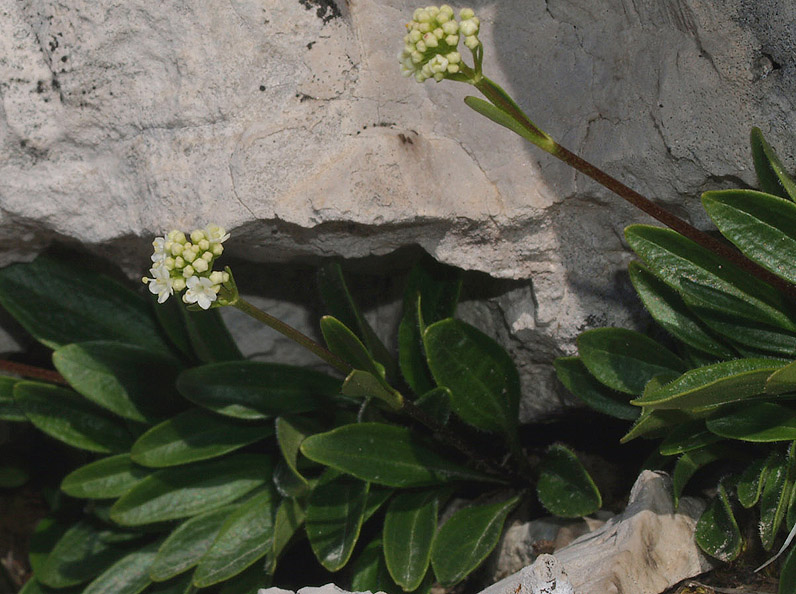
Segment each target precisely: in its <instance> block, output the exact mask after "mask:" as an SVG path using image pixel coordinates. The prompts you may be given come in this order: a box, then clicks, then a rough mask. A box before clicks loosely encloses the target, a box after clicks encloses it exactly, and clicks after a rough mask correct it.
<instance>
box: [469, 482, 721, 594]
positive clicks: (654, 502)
mask: <svg viewBox="0 0 796 594" xmlns="http://www.w3.org/2000/svg"><path fill="white" fill-rule="evenodd" d="M704 507H705V504H704V502H702V501H700V500H697V499H694V498H689V497H685V498H683V499H681V500H680V504H679V507H678V508H677V509H676V510H675V508H674V501H673V498H672V492H671V480H670V479H669V477H668V476H667V475H666V474H664V473H659V472H652V471H644V472H642V473H641V475H640V476H639V478H638V480H637V481H636V484H635V485H634V486H633V489H632V491H631V493H630V501H629V503H628V505H627V508H626V509H625V511H624V512H623V513H622V514H620V515H618V516H616V517H614V518H612V519H610V520H609V521H608V522H606V523H605V524H604V525H603V526H602V527H600V528H598V529H597V530H594V531H593V532H591V533H589V534H586V535H584V536H581V537H580V538H578V539H577V540H575V541H574V542H573V543H572V544H570V545H569V546H567V547H564V548H563V549H561V550H559V551H556V552H555V554H554V555H553V556H551V555H540V556H539V557H538V558H537V560H536V561H535V562H534V564H533V565H531V566H529V567H526V568H525V569H523V570H521V571H519V572H517V573H515V574H514V575H511V576H509V577H507V578H505V579H503V580H501V581H499V582H497V583H496V584H494V585H492V586H490V587H488V588H486V589H485V590H483V591H482V592H481V593H480V594H515V593H516V594H537V592H539V593H541V592H544V593H545V594H593V593H594V592H600V593H601V594H631V593H632V594H659V593H660V592H663V591H664V590H666V589H667V588H669V587H671V586H672V585H674V584H676V583H677V582H679V581H681V580H684V579H687V578H689V577H693V576H695V575H698V574H700V573H704V572H705V571H708V570H710V569H712V568H713V567H714V564H713V563H714V562H713V561H711V560H710V559H709V558H708V557H706V556H705V555H704V554H703V553H702V552H701V551H700V550H699V548H698V547H697V545H696V543H695V542H694V530H695V527H696V522H697V520H698V519H699V516H700V515H701V513H702V511H703V510H704ZM556 584H557V585H556Z"/></svg>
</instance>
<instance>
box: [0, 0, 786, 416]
mask: <svg viewBox="0 0 796 594" xmlns="http://www.w3.org/2000/svg"><path fill="white" fill-rule="evenodd" d="M414 7H415V5H414V4H412V3H410V2H408V1H406V0H386V1H385V0H356V1H349V2H339V3H335V2H333V1H332V0H287V1H285V0H231V1H230V2H224V3H202V4H197V3H195V2H189V1H187V0H175V1H173V2H168V3H152V2H148V1H146V0H130V1H129V2H125V3H123V4H119V3H117V2H111V1H110V0H93V1H86V0H65V1H63V2H57V3H55V2H47V1H44V0H0V264H3V263H8V262H11V261H14V260H19V259H29V258H31V257H32V256H33V255H34V254H35V253H36V252H37V251H39V250H40V249H42V248H43V247H44V246H46V245H47V244H49V243H50V242H51V241H53V240H56V239H57V240H61V241H66V242H74V243H79V244H83V245H85V246H87V247H89V248H90V249H92V250H93V251H96V252H98V253H102V254H105V255H108V256H111V257H114V258H116V259H117V260H118V261H119V262H120V263H121V264H122V265H124V266H126V269H127V270H128V271H129V272H130V274H131V276H132V277H136V276H140V275H141V274H142V272H144V270H143V269H144V267H145V264H143V263H145V262H146V256H147V252H148V250H149V241H150V240H151V237H153V236H154V235H156V234H159V233H162V232H163V231H164V230H167V229H168V228H171V227H180V228H193V227H196V226H199V227H201V226H204V224H205V223H207V222H208V221H211V220H212V221H215V222H218V223H219V224H221V225H223V226H225V227H226V228H228V229H229V230H231V231H232V232H233V240H232V241H231V242H230V252H231V253H237V255H239V256H240V257H242V258H245V259H248V260H253V261H259V262H269V263H277V262H282V263H294V262H304V263H307V262H311V263H315V262H318V261H319V260H321V259H323V258H326V257H331V256H335V257H337V256H339V257H343V258H349V259H358V258H365V257H370V258H375V259H374V260H371V264H370V265H371V266H372V267H374V268H376V269H380V270H382V271H383V272H384V273H385V274H390V273H392V272H393V271H395V270H399V271H400V270H403V269H404V267H405V262H401V259H400V258H393V259H390V258H389V257H388V256H390V255H392V254H395V253H397V252H399V251H400V250H401V248H406V247H411V246H420V247H422V248H423V249H425V250H426V251H428V252H430V253H431V254H433V255H434V256H435V257H437V258H438V259H440V260H441V261H444V262H447V263H450V264H454V265H457V266H461V267H463V268H465V269H468V270H476V271H482V272H486V273H488V274H489V275H491V276H492V277H493V278H500V279H510V280H516V281H518V285H517V286H514V287H512V288H510V289H509V288H507V289H506V290H505V291H503V292H502V293H500V294H498V295H493V298H492V299H490V300H485V301H483V302H481V303H480V304H476V305H474V307H473V308H472V310H473V311H472V312H471V313H473V315H475V316H476V317H478V316H481V318H483V319H484V320H486V321H488V322H490V323H491V324H492V325H490V326H486V327H484V326H481V328H482V329H484V330H486V331H487V332H489V333H491V334H492V335H494V336H496V337H497V338H498V339H500V340H501V342H503V343H504V344H505V345H507V346H508V348H509V349H510V351H511V352H512V355H514V356H515V358H516V359H517V360H518V363H519V365H520V368H521V373H522V378H523V384H524V388H525V393H526V394H527V396H526V401H525V402H524V403H523V416H522V420H523V421H527V420H530V419H532V418H534V417H535V416H537V415H539V414H542V413H544V412H545V411H550V410H551V409H556V408H560V407H561V406H562V405H563V403H565V402H566V398H565V397H564V396H562V395H561V394H560V393H559V392H558V391H557V388H556V387H555V381H554V379H553V375H552V371H551V369H550V366H549V362H550V361H551V360H552V359H553V358H554V357H555V356H557V355H560V354H568V353H571V352H573V349H574V347H573V344H574V338H575V337H576V336H577V334H578V333H579V332H581V331H582V330H584V329H586V328H589V327H594V326H600V325H628V324H631V323H633V322H638V321H639V317H638V314H637V307H638V306H637V304H636V300H635V298H634V296H633V292H632V289H631V288H630V286H629V283H628V282H627V279H626V276H625V273H624V269H625V266H626V264H627V262H628V261H629V260H630V259H631V258H632V256H631V255H630V254H629V253H628V251H627V249H626V247H625V245H624V243H623V239H622V233H621V232H622V228H623V227H624V226H625V225H627V224H629V223H631V222H637V221H643V222H649V221H648V220H647V219H646V218H645V217H643V216H642V215H640V214H638V213H636V212H634V211H633V210H632V209H630V208H629V207H626V206H624V205H622V204H620V203H619V201H618V200H617V199H615V198H614V197H612V196H609V195H608V194H607V193H606V192H605V191H603V190H601V189H600V188H598V187H597V186H595V184H593V183H591V182H589V181H587V180H584V179H583V178H582V177H580V176H576V175H574V174H572V173H571V172H570V171H569V170H568V169H566V168H565V167H563V166H562V165H561V164H559V163H557V162H556V161H555V160H553V159H552V158H550V157H548V156H546V155H544V154H542V153H540V152H539V151H538V150H537V149H536V148H535V147H531V146H527V145H526V144H525V143H524V142H523V141H522V140H520V139H519V138H516V137H514V136H513V135H512V134H511V133H509V132H508V131H505V130H503V129H500V128H497V127H496V126H495V125H494V124H492V123H491V122H488V121H486V120H484V119H483V118H480V117H479V116H477V115H476V114H474V113H472V112H471V111H470V110H469V109H468V108H467V107H466V106H465V105H464V104H463V103H462V99H463V97H464V96H465V95H466V94H468V93H472V91H471V90H470V89H468V88H466V87H465V85H461V84H454V83H449V82H445V83H440V84H434V83H430V82H429V83H426V84H425V85H418V84H416V83H414V82H412V81H409V80H406V79H403V78H401V77H400V75H399V74H398V67H397V62H396V58H395V54H396V52H397V50H398V48H399V46H400V37H401V35H402V27H401V25H402V23H403V22H404V21H405V20H407V19H408V18H409V15H410V14H411V12H412V10H413V8H414ZM474 8H475V9H476V10H477V11H478V14H479V16H480V17H481V18H482V39H483V41H484V43H485V46H486V62H485V71H486V73H487V74H488V75H489V76H490V77H491V78H493V79H494V80H496V81H498V82H500V83H501V84H503V85H504V86H505V87H506V89H507V90H508V91H509V92H510V93H512V94H513V96H514V97H515V98H516V99H517V100H518V102H519V103H520V105H521V106H522V107H523V108H525V109H526V110H527V111H528V112H529V114H530V115H531V117H532V118H533V119H534V120H535V121H536V122H537V123H538V124H539V125H540V126H541V127H542V128H544V129H546V130H547V131H548V132H550V133H551V134H553V135H554V136H555V137H556V138H558V139H559V140H560V141H561V142H562V143H563V144H565V145H567V146H568V147H569V148H571V149H573V150H576V151H577V152H579V153H581V154H582V155H583V156H584V157H586V158H587V159H589V160H591V161H593V162H595V163H597V164H599V165H601V166H603V167H605V168H606V170H608V171H609V172H610V173H612V174H614V175H616V176H618V177H619V178H621V179H622V180H624V181H626V182H627V183H629V184H630V185H632V186H633V187H635V188H637V189H638V190H640V191H642V192H644V193H646V194H648V195H649V196H651V197H653V198H655V199H657V200H659V201H661V202H663V203H665V204H667V205H668V206H669V207H671V208H672V209H674V210H675V211H677V212H678V213H680V214H683V215H684V216H686V218H690V219H693V220H695V221H696V222H698V223H704V216H703V215H702V214H701V213H700V207H699V202H698V200H697V196H698V194H699V193H700V192H701V191H703V190H706V189H711V188H718V187H731V186H734V185H737V184H744V183H746V184H751V183H753V179H754V176H753V171H752V168H751V165H750V157H749V151H748V141H747V136H748V132H749V128H750V127H751V126H753V125H758V126H760V127H762V128H763V130H764V132H766V133H767V135H768V138H769V140H770V142H771V143H772V144H773V145H774V146H775V147H777V148H778V149H779V151H780V154H781V156H782V157H783V160H784V162H785V164H786V166H787V167H788V168H789V169H791V170H792V169H793V168H794V164H795V163H796V159H794V152H793V150H794V149H793V147H794V144H795V143H794V135H793V130H794V129H796V109H794V107H796V105H795V104H794V101H795V99H794V97H796V63H794V60H793V56H794V55H796V51H795V49H796V48H794V39H795V38H796V36H794V34H793V30H792V24H793V23H794V22H796V5H794V4H793V3H787V2H786V3H782V2H778V1H776V0H764V1H759V0H755V1H753V0H729V1H725V0H710V1H708V2H704V1H698V0H676V1H673V2H667V3H661V2H657V1H653V0H640V1H639V0H632V1H631V0H549V1H547V2H527V1H525V0H507V1H505V2H500V3H493V4H483V3H476V4H475V5H474ZM242 285H243V287H244V288H245V283H242ZM264 297H265V298H268V295H265V296H264ZM381 305H383V304H380V306H381ZM0 336H2V333H0ZM9 344H10V345H11V346H10V347H9V348H13V340H12V341H10V343H9ZM3 348H4V349H5V347H3Z"/></svg>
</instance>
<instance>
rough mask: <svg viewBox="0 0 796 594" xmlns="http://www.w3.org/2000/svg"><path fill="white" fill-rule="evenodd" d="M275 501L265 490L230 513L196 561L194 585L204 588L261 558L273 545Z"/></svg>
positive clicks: (236, 573) (231, 575)
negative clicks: (216, 534) (210, 543)
mask: <svg viewBox="0 0 796 594" xmlns="http://www.w3.org/2000/svg"><path fill="white" fill-rule="evenodd" d="M277 503H278V499H277V496H276V494H275V493H274V492H273V491H272V490H271V489H266V490H264V491H263V492H261V493H258V494H257V495H255V496H254V497H252V498H251V499H250V500H249V501H247V502H246V503H244V504H243V505H241V506H240V507H239V508H238V509H237V510H236V511H234V512H232V514H231V515H230V516H229V517H228V518H227V519H226V520H225V522H224V525H223V526H221V530H220V531H219V533H218V536H217V537H216V539H215V541H214V542H213V544H212V546H211V547H210V550H209V551H207V553H205V555H204V557H202V559H201V561H199V565H198V566H197V568H196V571H195V572H194V574H193V583H194V585H195V586H197V587H199V588H206V587H208V586H212V585H213V584H217V583H219V582H222V581H224V580H227V579H229V578H231V577H233V576H235V575H238V574H239V573H241V572H242V571H243V570H244V569H246V568H247V567H249V566H250V565H251V564H252V563H254V562H255V561H257V560H258V559H260V558H261V557H264V556H265V555H266V553H268V552H269V551H270V550H271V548H272V546H273V530H274V513H275V512H276V505H277Z"/></svg>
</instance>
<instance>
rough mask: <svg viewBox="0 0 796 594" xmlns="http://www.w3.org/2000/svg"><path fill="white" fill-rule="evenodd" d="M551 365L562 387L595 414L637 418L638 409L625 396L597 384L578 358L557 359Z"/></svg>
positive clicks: (630, 418) (630, 419) (629, 418)
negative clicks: (628, 402)
mask: <svg viewBox="0 0 796 594" xmlns="http://www.w3.org/2000/svg"><path fill="white" fill-rule="evenodd" d="M553 365H554V367H555V369H556V375H557V376H558V379H559V381H560V382H561V383H562V384H564V387H566V389H567V390H569V391H570V392H572V393H573V394H574V395H575V396H577V397H578V398H580V399H581V400H582V401H583V402H585V403H586V404H587V405H589V406H590V407H591V408H593V409H594V410H596V411H597V412H601V413H603V414H606V415H608V416H611V417H616V418H617V419H623V420H626V421H632V420H635V419H637V418H638V416H639V410H638V408H637V407H635V406H631V405H630V404H627V403H626V400H627V397H626V396H623V395H622V394H621V393H619V392H616V391H614V390H610V389H609V388H607V387H606V386H605V385H604V384H602V383H601V382H598V381H597V380H596V379H595V378H594V376H593V375H592V374H591V373H589V370H588V369H586V366H585V365H584V364H583V361H582V360H581V359H580V358H579V357H559V358H558V359H556V360H555V361H553Z"/></svg>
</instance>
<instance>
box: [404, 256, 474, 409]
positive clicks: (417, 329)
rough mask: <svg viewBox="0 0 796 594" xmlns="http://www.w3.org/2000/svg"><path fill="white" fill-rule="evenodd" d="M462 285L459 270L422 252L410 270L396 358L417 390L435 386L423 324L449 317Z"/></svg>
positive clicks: (409, 381)
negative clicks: (424, 342)
mask: <svg viewBox="0 0 796 594" xmlns="http://www.w3.org/2000/svg"><path fill="white" fill-rule="evenodd" d="M461 287H462V276H461V271H460V270H458V269H457V268H453V267H451V266H446V265H444V264H440V263H439V262H437V261H436V260H434V259H433V258H432V257H431V256H428V255H426V256H424V257H423V258H422V259H421V260H420V261H419V262H418V263H417V264H415V266H414V267H413V268H412V270H411V271H410V272H409V278H408V280H407V283H406V288H405V289H404V300H403V317H402V318H401V323H400V325H399V326H398V360H399V363H400V365H401V373H402V374H403V376H404V379H405V380H406V383H407V384H409V386H410V387H411V388H412V390H414V392H415V393H416V394H425V393H427V392H429V391H430V390H432V389H434V379H433V378H432V377H431V372H430V371H429V369H428V364H427V363H426V355H425V347H424V346H423V331H424V330H425V329H426V325H428V324H433V323H434V322H439V321H440V320H444V319H445V318H452V317H453V314H454V313H456V304H457V303H458V301H459V293H460V291H461Z"/></svg>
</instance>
